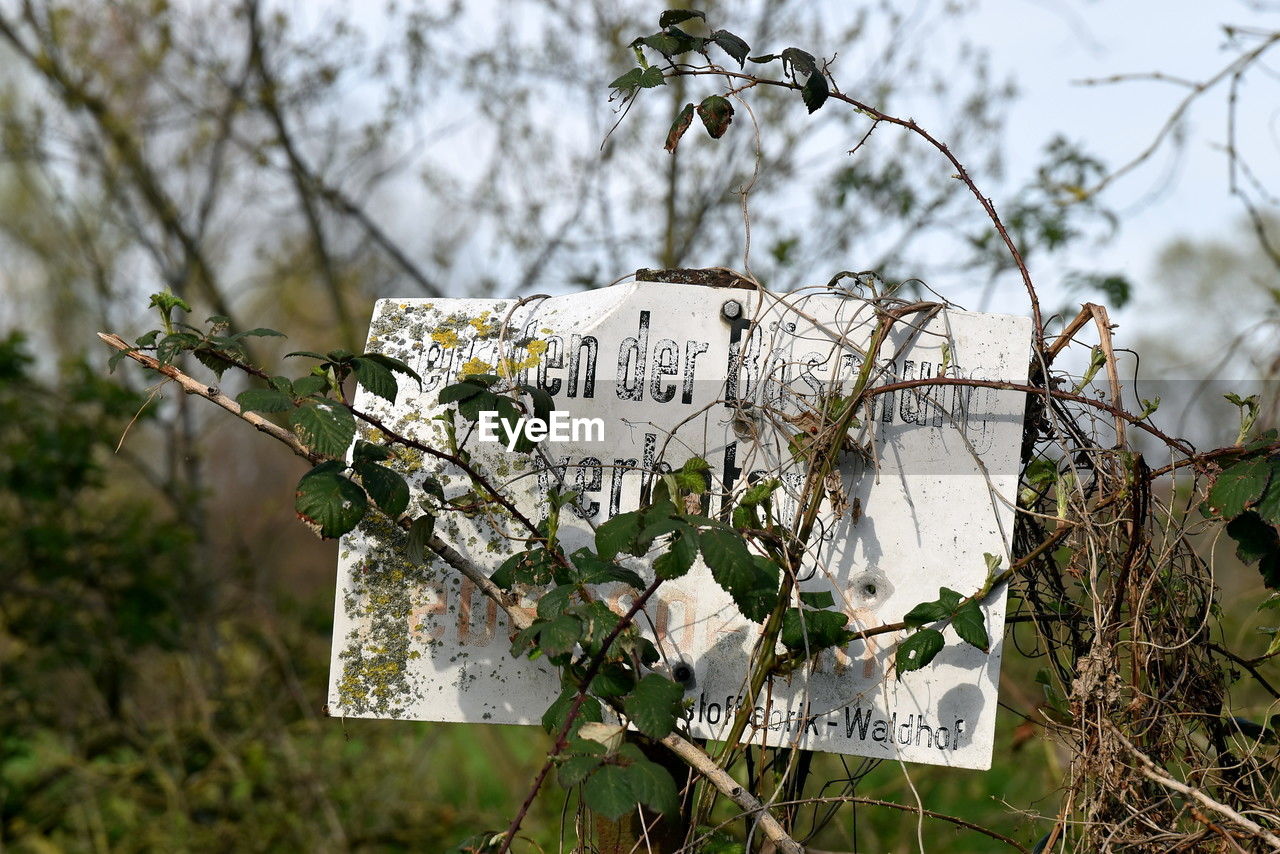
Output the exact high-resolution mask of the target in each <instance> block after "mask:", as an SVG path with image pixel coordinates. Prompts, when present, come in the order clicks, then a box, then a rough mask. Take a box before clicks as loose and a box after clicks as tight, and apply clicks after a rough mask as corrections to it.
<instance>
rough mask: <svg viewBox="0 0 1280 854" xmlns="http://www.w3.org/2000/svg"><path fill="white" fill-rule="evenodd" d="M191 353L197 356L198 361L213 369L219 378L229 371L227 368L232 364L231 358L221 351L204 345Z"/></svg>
mask: <svg viewBox="0 0 1280 854" xmlns="http://www.w3.org/2000/svg"><path fill="white" fill-rule="evenodd" d="M191 355H193V356H195V357H196V361H197V362H199V363H200V364H202V365H204V366H205V367H206V368H208V369H209V370H211V371H213V374H214V376H216V377H217V378H218V379H219V380H221V379H222V375H223V374H225V373H226V372H227V368H229V367H231V365H232V362H231V360H230V359H228V358H227V357H225V356H223V355H222V354H221V353H218V352H216V351H214V350H209V349H206V348H203V347H202V348H200V349H199V350H194V351H192V353H191Z"/></svg>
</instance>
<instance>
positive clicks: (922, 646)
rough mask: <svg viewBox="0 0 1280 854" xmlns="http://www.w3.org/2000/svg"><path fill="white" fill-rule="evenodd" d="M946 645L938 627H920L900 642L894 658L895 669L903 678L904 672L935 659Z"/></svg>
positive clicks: (916, 668) (899, 676)
mask: <svg viewBox="0 0 1280 854" xmlns="http://www.w3.org/2000/svg"><path fill="white" fill-rule="evenodd" d="M945 645H946V641H945V640H944V639H943V637H942V632H940V631H938V630H936V629H920V630H918V631H916V632H914V633H913V634H912V635H911V636H910V637H908V638H907V639H906V640H904V641H902V643H900V644H898V652H897V655H896V656H895V658H894V661H895V664H894V669H895V670H896V671H897V674H898V678H899V679H901V678H902V674H904V673H909V672H911V671H912V670H919V669H920V668H921V667H924V666H925V665H926V664H928V663H929V662H931V661H933V659H934V658H935V657H936V656H937V655H938V653H939V652H941V651H942V648H943V646H945Z"/></svg>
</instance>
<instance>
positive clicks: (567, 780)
mask: <svg viewBox="0 0 1280 854" xmlns="http://www.w3.org/2000/svg"><path fill="white" fill-rule="evenodd" d="M602 762H603V758H602V757H600V756H570V757H569V758H568V759H566V760H565V761H564V763H563V764H562V765H561V766H560V770H559V771H558V772H557V777H558V778H559V780H560V785H561V786H564V787H565V788H566V789H572V788H573V787H574V786H576V785H578V784H579V783H581V782H582V781H583V780H585V779H587V777H588V776H590V774H591V772H592V771H595V770H596V769H597V768H599V767H600V765H601V764H602Z"/></svg>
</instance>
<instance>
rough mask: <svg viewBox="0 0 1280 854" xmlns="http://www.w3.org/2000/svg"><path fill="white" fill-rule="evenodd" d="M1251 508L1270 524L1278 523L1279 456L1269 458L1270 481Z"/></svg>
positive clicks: (1279, 523) (1279, 517)
mask: <svg viewBox="0 0 1280 854" xmlns="http://www.w3.org/2000/svg"><path fill="white" fill-rule="evenodd" d="M1253 509H1254V510H1255V511H1256V512H1257V514H1258V515H1259V516H1261V517H1262V518H1263V519H1266V520H1267V521H1268V522H1270V523H1271V524H1272V525H1280V457H1273V458H1272V459H1271V482H1270V484H1269V485H1268V486H1267V491H1266V492H1265V493H1263V495H1262V497H1261V498H1259V499H1258V503H1257V504H1255V505H1253Z"/></svg>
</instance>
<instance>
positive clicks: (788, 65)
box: [782, 47, 818, 77]
mask: <svg viewBox="0 0 1280 854" xmlns="http://www.w3.org/2000/svg"><path fill="white" fill-rule="evenodd" d="M782 65H783V67H784V69H789V71H788V73H789V74H791V75H792V76H793V77H794V76H796V75H799V74H813V73H815V72H816V71H817V70H818V60H816V59H814V58H813V54H811V53H809V52H808V51H805V50H801V49H800V48H798V47H789V48H787V49H786V50H784V51H783V52H782Z"/></svg>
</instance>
